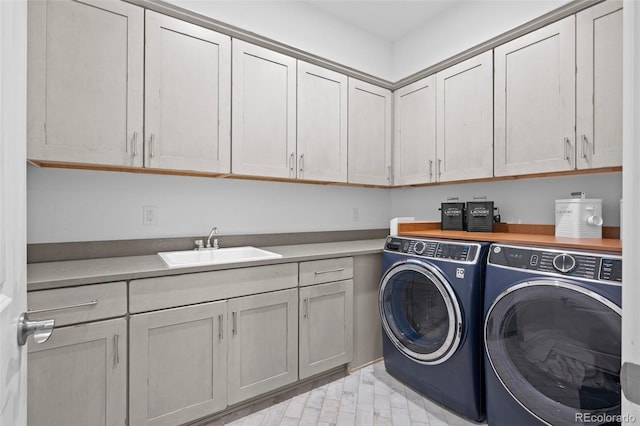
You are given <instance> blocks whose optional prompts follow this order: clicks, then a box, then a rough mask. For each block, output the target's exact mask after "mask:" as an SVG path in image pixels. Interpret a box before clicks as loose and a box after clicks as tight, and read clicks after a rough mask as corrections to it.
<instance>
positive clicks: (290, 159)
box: [289, 152, 295, 177]
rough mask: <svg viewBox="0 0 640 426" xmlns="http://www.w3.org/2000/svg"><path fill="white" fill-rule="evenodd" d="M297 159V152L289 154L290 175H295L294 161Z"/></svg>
mask: <svg viewBox="0 0 640 426" xmlns="http://www.w3.org/2000/svg"><path fill="white" fill-rule="evenodd" d="M294 159H295V154H294V153H293V152H292V153H291V155H289V177H293V175H294V172H293V161H294Z"/></svg>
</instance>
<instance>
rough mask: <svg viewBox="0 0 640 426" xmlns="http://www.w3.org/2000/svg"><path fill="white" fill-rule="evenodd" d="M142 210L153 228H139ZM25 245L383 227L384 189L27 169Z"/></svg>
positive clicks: (386, 211)
mask: <svg viewBox="0 0 640 426" xmlns="http://www.w3.org/2000/svg"><path fill="white" fill-rule="evenodd" d="M143 206H156V207H157V211H158V224H157V225H155V226H143V224H142V211H143ZM27 207H28V218H27V219H28V228H27V229H28V236H27V238H28V242H29V243H30V244H31V243H51V242H70V241H102V240H119V239H138V238H165V237H186V236H193V235H206V234H207V233H208V232H209V230H210V229H211V227H213V226H217V227H218V228H219V229H220V234H221V235H225V234H226V235H229V234H266V233H279V232H304V231H309V232H311V231H330V230H352V229H375V228H385V227H388V225H389V222H388V220H389V190H387V189H372V188H359V187H345V186H328V185H308V184H297V183H283V182H261V181H248V180H236V179H214V178H197V177H185V176H164V175H148V174H136V173H117V172H96V171H85V170H63V169H38V168H36V167H33V166H29V167H28V170H27Z"/></svg>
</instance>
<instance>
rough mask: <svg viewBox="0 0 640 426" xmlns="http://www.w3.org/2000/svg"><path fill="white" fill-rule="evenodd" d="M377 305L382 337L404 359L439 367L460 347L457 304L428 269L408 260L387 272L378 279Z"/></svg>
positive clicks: (440, 278)
mask: <svg viewBox="0 0 640 426" xmlns="http://www.w3.org/2000/svg"><path fill="white" fill-rule="evenodd" d="M379 303H380V315H381V317H382V327H383V329H384V331H385V333H386V334H387V336H388V337H389V339H390V340H391V341H392V342H393V344H394V345H395V346H396V347H397V348H398V349H399V350H400V351H401V352H402V353H404V354H405V355H407V356H408V357H410V358H412V359H414V360H416V361H419V362H421V363H425V364H439V363H442V362H444V361H446V360H447V359H449V358H450V357H451V356H452V355H453V354H454V353H455V352H456V350H457V349H458V347H459V346H460V337H461V336H460V335H461V332H462V316H461V313H460V306H459V303H458V300H457V298H456V296H455V293H454V292H453V290H452V288H451V286H450V285H449V283H448V282H447V280H446V279H445V277H444V276H443V275H442V274H441V273H440V272H438V271H437V270H436V269H435V268H433V267H431V266H430V265H428V264H425V263H422V262H417V261H411V260H409V261H405V262H401V263H399V264H398V265H396V266H395V267H393V268H391V269H390V270H389V271H388V272H387V274H386V275H385V276H384V278H383V279H382V283H381V285H380V294H379Z"/></svg>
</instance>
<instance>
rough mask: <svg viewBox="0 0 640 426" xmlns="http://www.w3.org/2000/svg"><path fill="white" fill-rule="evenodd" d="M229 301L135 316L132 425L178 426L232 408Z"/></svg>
mask: <svg viewBox="0 0 640 426" xmlns="http://www.w3.org/2000/svg"><path fill="white" fill-rule="evenodd" d="M226 308H227V302H226V301H222V302H214V303H206V304H202V305H193V306H187V307H184V308H176V309H168V310H164V311H156V312H151V313H147V314H140V315H133V316H131V318H130V320H129V322H130V329H131V343H130V354H129V356H130V362H131V369H130V373H129V417H130V419H129V424H130V425H134V426H136V425H154V426H156V425H177V424H182V423H186V422H189V421H191V420H195V419H198V418H200V417H204V416H206V415H209V414H212V413H214V412H216V411H220V410H222V409H224V408H225V407H226V406H227V398H226V383H227V345H226V339H227V336H226V334H225V333H226V329H225V328H226V310H227V309H226Z"/></svg>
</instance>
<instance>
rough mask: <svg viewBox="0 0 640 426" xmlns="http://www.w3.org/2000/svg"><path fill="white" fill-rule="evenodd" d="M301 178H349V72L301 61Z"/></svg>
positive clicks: (299, 77)
mask: <svg viewBox="0 0 640 426" xmlns="http://www.w3.org/2000/svg"><path fill="white" fill-rule="evenodd" d="M297 155H298V168H297V169H298V174H297V176H298V179H309V180H321V181H329V182H346V181H347V76H345V75H342V74H338V73H337V72H334V71H330V70H327V69H324V68H320V67H318V66H315V65H312V64H309V63H306V62H302V61H298V144H297Z"/></svg>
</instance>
